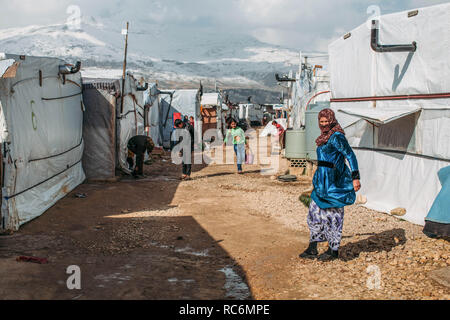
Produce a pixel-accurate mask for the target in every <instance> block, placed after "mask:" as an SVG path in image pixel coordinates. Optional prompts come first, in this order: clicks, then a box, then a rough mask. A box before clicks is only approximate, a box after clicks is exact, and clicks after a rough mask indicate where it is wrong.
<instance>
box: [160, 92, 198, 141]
mask: <svg viewBox="0 0 450 320" xmlns="http://www.w3.org/2000/svg"><path fill="white" fill-rule="evenodd" d="M161 91H162V92H163V93H162V94H160V106H161V109H160V110H161V113H160V120H161V124H160V125H161V131H162V136H163V142H164V147H166V148H167V147H169V145H170V136H171V133H172V131H173V114H174V113H181V114H182V116H188V117H191V116H192V117H194V121H195V143H196V144H197V145H198V144H200V143H201V141H202V116H201V110H200V91H199V90H161ZM166 92H171V93H172V94H173V95H172V97H171V96H170V95H169V94H164V93H166Z"/></svg>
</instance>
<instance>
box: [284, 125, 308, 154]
mask: <svg viewBox="0 0 450 320" xmlns="http://www.w3.org/2000/svg"><path fill="white" fill-rule="evenodd" d="M286 158H287V159H306V131H305V130H287V131H286Z"/></svg>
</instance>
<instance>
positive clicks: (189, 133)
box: [172, 119, 194, 180]
mask: <svg viewBox="0 0 450 320" xmlns="http://www.w3.org/2000/svg"><path fill="white" fill-rule="evenodd" d="M175 128H176V130H178V132H176V134H177V137H178V138H177V141H176V142H175V144H174V145H173V148H175V147H176V146H177V145H179V144H180V143H189V146H184V145H183V149H182V150H181V152H180V156H182V157H183V162H182V166H183V175H182V176H181V180H190V179H191V173H192V152H193V151H194V127H193V126H191V125H190V124H189V122H187V123H185V122H183V121H181V120H180V119H178V120H175ZM180 130H184V131H180ZM183 137H188V138H190V142H189V141H184V140H183ZM186 147H187V148H189V147H190V150H191V152H183V150H184V148H186ZM173 148H172V150H173Z"/></svg>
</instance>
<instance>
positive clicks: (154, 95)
mask: <svg viewBox="0 0 450 320" xmlns="http://www.w3.org/2000/svg"><path fill="white" fill-rule="evenodd" d="M144 102H145V105H146V106H148V107H149V108H150V109H149V114H148V125H149V132H148V134H150V137H151V138H152V140H153V142H154V143H155V146H157V147H161V146H162V145H163V139H162V136H161V130H160V128H159V123H160V106H159V90H158V86H157V84H156V83H153V84H150V85H149V87H148V89H147V90H146V91H145V92H144Z"/></svg>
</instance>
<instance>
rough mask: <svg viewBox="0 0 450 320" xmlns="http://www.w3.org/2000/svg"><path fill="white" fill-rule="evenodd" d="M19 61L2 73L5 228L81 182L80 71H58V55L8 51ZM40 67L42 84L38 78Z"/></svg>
mask: <svg viewBox="0 0 450 320" xmlns="http://www.w3.org/2000/svg"><path fill="white" fill-rule="evenodd" d="M6 58H8V59H13V60H16V61H20V65H19V67H18V68H17V73H16V76H15V77H14V78H8V79H0V101H1V109H0V114H1V116H0V119H2V120H1V121H0V131H1V137H2V138H1V141H0V142H1V143H2V155H3V161H4V168H3V169H4V181H3V187H2V209H1V213H2V220H1V224H2V228H4V229H7V230H17V229H18V228H19V227H20V226H21V225H23V224H24V223H26V222H28V221H30V220H32V219H34V218H36V217H38V216H40V215H41V214H43V213H44V212H45V211H46V210H47V209H49V208H50V207H51V206H53V205H54V204H55V203H56V202H57V201H58V200H59V199H61V198H63V197H64V196H66V195H67V194H68V193H69V192H70V191H72V190H73V189H74V188H75V187H76V186H78V185H79V184H80V183H82V182H83V180H84V179H85V175H84V172H83V169H82V164H81V158H82V154H83V141H82V124H83V110H82V96H81V76H80V73H76V74H71V75H66V83H65V84H63V81H62V77H61V76H59V75H58V73H59V66H60V65H62V64H66V63H65V62H64V61H62V60H60V59H54V58H37V57H28V56H27V57H25V59H24V60H20V58H19V56H13V55H6ZM39 71H42V79H43V81H42V87H41V86H40V83H39Z"/></svg>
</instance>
